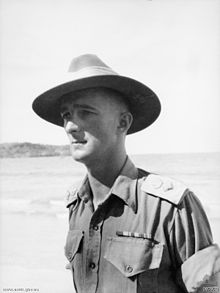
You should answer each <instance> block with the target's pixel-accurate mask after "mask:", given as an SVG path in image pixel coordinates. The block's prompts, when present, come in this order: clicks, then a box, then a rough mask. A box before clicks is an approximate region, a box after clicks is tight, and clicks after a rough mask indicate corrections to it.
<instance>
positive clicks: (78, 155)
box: [70, 148, 88, 163]
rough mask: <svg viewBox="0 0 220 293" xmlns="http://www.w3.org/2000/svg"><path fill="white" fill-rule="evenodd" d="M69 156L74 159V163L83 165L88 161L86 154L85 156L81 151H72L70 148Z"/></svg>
mask: <svg viewBox="0 0 220 293" xmlns="http://www.w3.org/2000/svg"><path fill="white" fill-rule="evenodd" d="M70 152H71V156H72V158H73V159H74V161H77V162H80V163H85V162H86V159H88V154H86V153H85V152H83V151H79V150H77V151H76V150H73V149H72V148H71V149H70Z"/></svg>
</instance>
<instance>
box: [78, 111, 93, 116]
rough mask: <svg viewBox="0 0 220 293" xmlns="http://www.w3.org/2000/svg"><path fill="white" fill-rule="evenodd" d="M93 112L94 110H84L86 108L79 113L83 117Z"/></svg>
mask: <svg viewBox="0 0 220 293" xmlns="http://www.w3.org/2000/svg"><path fill="white" fill-rule="evenodd" d="M91 114H93V112H91V111H89V110H84V109H82V110H80V111H79V112H78V115H80V116H81V117H85V116H89V115H91Z"/></svg>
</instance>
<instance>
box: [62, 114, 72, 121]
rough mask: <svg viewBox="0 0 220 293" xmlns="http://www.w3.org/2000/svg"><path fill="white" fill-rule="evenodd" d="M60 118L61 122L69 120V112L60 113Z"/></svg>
mask: <svg viewBox="0 0 220 293" xmlns="http://www.w3.org/2000/svg"><path fill="white" fill-rule="evenodd" d="M61 117H62V118H63V120H67V119H69V118H70V112H64V113H61Z"/></svg>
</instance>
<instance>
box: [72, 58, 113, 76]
mask: <svg viewBox="0 0 220 293" xmlns="http://www.w3.org/2000/svg"><path fill="white" fill-rule="evenodd" d="M88 67H104V68H108V69H111V68H110V67H109V66H107V65H106V64H105V63H104V62H103V61H102V60H101V59H100V58H99V57H98V56H96V55H94V54H84V55H80V56H78V57H76V58H74V59H73V60H72V61H71V63H70V66H69V70H68V71H69V72H77V71H80V70H82V69H84V68H88Z"/></svg>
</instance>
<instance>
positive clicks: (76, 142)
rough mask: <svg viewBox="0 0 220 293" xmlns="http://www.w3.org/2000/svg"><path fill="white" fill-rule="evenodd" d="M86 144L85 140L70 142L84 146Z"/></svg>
mask: <svg viewBox="0 0 220 293" xmlns="http://www.w3.org/2000/svg"><path fill="white" fill-rule="evenodd" d="M86 142H87V141H86V140H74V141H72V142H71V144H85V143H86Z"/></svg>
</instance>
